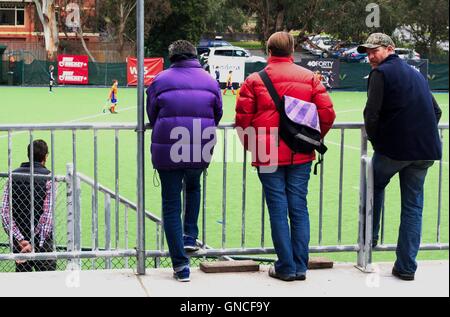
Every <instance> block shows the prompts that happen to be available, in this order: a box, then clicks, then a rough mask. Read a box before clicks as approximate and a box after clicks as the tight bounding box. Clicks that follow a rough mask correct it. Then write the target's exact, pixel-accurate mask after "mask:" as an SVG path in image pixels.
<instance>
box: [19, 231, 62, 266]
mask: <svg viewBox="0 0 450 317" xmlns="http://www.w3.org/2000/svg"><path fill="white" fill-rule="evenodd" d="M35 252H36V253H47V252H53V240H52V239H47V240H45V242H44V245H43V246H42V248H41V247H39V239H37V238H36V243H35ZM14 253H20V249H19V246H18V244H17V243H15V244H14ZM33 269H34V271H36V272H45V271H56V261H55V260H43V261H27V262H25V263H22V264H17V263H16V272H33Z"/></svg>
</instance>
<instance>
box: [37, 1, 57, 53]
mask: <svg viewBox="0 0 450 317" xmlns="http://www.w3.org/2000/svg"><path fill="white" fill-rule="evenodd" d="M34 3H35V4H36V10H37V12H38V16H39V19H40V21H41V23H42V27H43V29H44V40H45V49H46V51H47V58H48V59H49V60H50V61H54V60H55V59H56V55H57V53H58V46H59V34H58V23H57V21H56V14H55V4H54V0H42V3H41V2H40V1H39V0H34Z"/></svg>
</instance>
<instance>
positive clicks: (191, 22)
mask: <svg viewBox="0 0 450 317" xmlns="http://www.w3.org/2000/svg"><path fill="white" fill-rule="evenodd" d="M208 4H209V2H208V1H205V0H184V1H178V0H171V1H170V7H171V13H170V14H168V16H167V17H166V18H165V19H163V20H160V21H157V22H156V23H155V25H154V26H153V27H152V29H151V31H150V33H149V34H148V37H147V39H146V43H147V50H148V53H149V55H152V56H163V55H165V54H166V52H167V47H168V46H169V45H170V43H172V42H173V41H176V40H180V39H184V40H188V41H190V42H192V43H193V44H194V45H195V44H196V43H198V41H199V40H200V37H201V35H202V34H203V33H204V32H205V31H206V20H207V17H208V16H209V14H210V8H209V6H208Z"/></svg>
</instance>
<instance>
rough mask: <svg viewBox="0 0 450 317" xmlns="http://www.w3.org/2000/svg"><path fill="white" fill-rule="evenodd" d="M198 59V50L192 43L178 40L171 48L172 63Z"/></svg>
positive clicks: (170, 57)
mask: <svg viewBox="0 0 450 317" xmlns="http://www.w3.org/2000/svg"><path fill="white" fill-rule="evenodd" d="M196 57H197V49H196V48H195V46H194V45H192V43H191V42H189V41H186V40H178V41H175V42H173V43H172V44H170V46H169V60H170V62H171V63H174V62H177V61H180V60H186V59H192V58H196Z"/></svg>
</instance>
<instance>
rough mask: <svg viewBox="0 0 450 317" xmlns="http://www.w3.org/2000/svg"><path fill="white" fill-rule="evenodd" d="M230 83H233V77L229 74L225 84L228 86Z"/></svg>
mask: <svg viewBox="0 0 450 317" xmlns="http://www.w3.org/2000/svg"><path fill="white" fill-rule="evenodd" d="M232 83H233V75H231V74H229V75H228V76H227V84H228V85H231V84H232Z"/></svg>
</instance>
